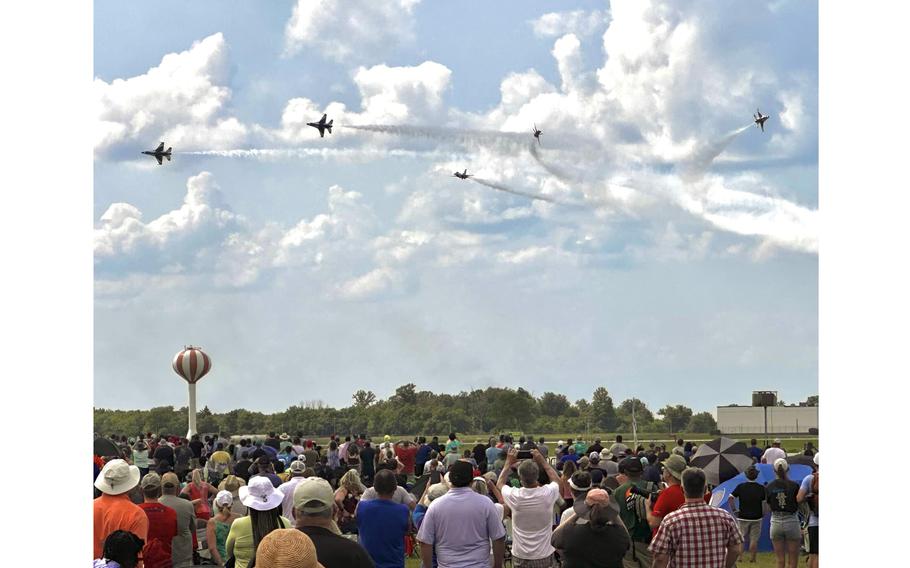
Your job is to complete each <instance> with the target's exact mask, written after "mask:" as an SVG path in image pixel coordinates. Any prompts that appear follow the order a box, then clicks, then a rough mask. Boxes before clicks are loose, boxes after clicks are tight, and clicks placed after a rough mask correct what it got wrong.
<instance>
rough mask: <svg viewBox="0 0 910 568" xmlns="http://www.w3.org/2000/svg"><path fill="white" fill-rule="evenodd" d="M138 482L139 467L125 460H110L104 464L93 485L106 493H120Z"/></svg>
mask: <svg viewBox="0 0 910 568" xmlns="http://www.w3.org/2000/svg"><path fill="white" fill-rule="evenodd" d="M138 483H139V468H138V467H136V466H134V465H130V464H128V463H126V461H125V460H111V461H109V462H107V463H106V464H104V467H103V468H102V469H101V473H99V474H98V478H97V479H95V487H97V488H98V490H99V491H101V492H102V493H106V494H107V495H122V494H123V493H126V492H127V491H129V490H130V489H132V488H133V487H136V484H138Z"/></svg>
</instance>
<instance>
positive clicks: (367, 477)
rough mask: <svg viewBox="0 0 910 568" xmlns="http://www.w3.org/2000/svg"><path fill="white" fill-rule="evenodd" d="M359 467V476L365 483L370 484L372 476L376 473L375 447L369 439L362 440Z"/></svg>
mask: <svg viewBox="0 0 910 568" xmlns="http://www.w3.org/2000/svg"><path fill="white" fill-rule="evenodd" d="M360 468H361V471H360V478H361V479H362V480H363V482H364V483H366V484H367V485H371V484H372V483H373V476H374V475H376V448H374V447H373V444H372V442H370V441H369V440H364V442H363V448H362V449H361V450H360Z"/></svg>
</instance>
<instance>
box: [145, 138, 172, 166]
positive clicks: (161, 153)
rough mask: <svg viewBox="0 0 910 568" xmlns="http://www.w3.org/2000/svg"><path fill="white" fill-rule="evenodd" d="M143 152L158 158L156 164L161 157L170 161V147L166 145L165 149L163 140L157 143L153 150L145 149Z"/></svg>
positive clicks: (159, 161) (159, 163)
mask: <svg viewBox="0 0 910 568" xmlns="http://www.w3.org/2000/svg"><path fill="white" fill-rule="evenodd" d="M143 154H148V155H149V156H155V159H156V160H158V165H159V166H160V165H161V158H167V161H168V162H170V161H171V147H170V146H168V148H167V150H165V149H164V142H162V143H161V144H158V147H157V148H155V149H154V150H146V151H145V152H143Z"/></svg>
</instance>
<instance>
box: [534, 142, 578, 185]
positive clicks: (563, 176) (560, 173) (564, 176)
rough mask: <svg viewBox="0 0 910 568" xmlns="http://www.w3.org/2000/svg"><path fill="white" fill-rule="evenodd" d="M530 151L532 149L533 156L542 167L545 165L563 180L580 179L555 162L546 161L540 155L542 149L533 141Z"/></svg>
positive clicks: (550, 172) (545, 167)
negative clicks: (554, 163)
mask: <svg viewBox="0 0 910 568" xmlns="http://www.w3.org/2000/svg"><path fill="white" fill-rule="evenodd" d="M530 151H531V156H533V157H534V159H535V160H537V163H538V164H540V165H541V167H543V169H545V170H547V172H548V173H549V174H550V175H552V176H554V177H556V178H559V179H561V180H563V181H578V180H577V179H575V178H574V177H573V176H571V175H569V173H567V172H565V171H563V170H562V169H561V168H559V167H557V166H555V165H553V164H550V163H547V162H545V161H544V160H543V159H542V158H541V157H540V150H539V149H538V148H537V145H536V144H534V143H533V142H532V143H531V146H530Z"/></svg>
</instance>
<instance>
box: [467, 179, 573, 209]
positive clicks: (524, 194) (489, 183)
mask: <svg viewBox="0 0 910 568" xmlns="http://www.w3.org/2000/svg"><path fill="white" fill-rule="evenodd" d="M468 179H469V180H471V181H474V182H477V183H479V184H480V185H485V186H487V187H489V188H492V189H496V190H499V191H505V192H506V193H511V194H513V195H521V196H522V197H529V198H531V199H539V200H540V201H547V202H549V203H560V202H559V201H557V200H555V199H553V198H552V197H550V196H548V195H541V194H539V193H530V192H526V191H520V190H517V189H512V188H511V187H508V186H505V185H502V184H500V183H496V182H492V181H489V180H485V179H482V178H477V177H469V178H468Z"/></svg>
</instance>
